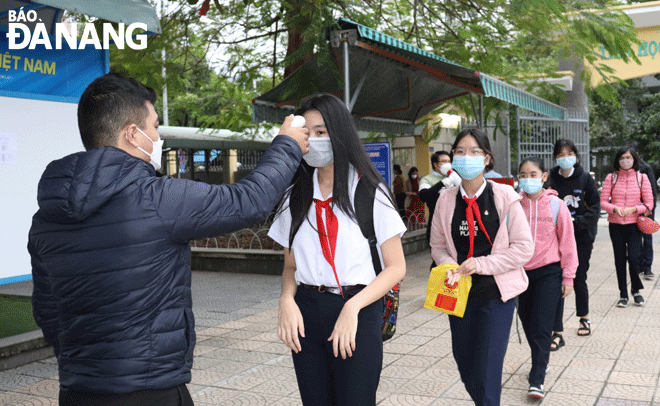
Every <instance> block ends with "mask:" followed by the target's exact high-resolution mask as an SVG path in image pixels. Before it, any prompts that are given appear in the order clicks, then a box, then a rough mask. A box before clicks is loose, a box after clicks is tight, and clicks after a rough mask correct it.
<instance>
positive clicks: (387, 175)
mask: <svg viewBox="0 0 660 406" xmlns="http://www.w3.org/2000/svg"><path fill="white" fill-rule="evenodd" d="M364 149H365V150H366V151H367V155H369V158H370V159H371V162H373V164H374V166H375V167H376V170H378V172H380V174H381V175H382V176H383V179H385V183H386V184H387V186H388V187H389V188H390V189H391V188H392V146H391V144H390V143H389V142H371V143H367V144H364Z"/></svg>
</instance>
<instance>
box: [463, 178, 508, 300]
mask: <svg viewBox="0 0 660 406" xmlns="http://www.w3.org/2000/svg"><path fill="white" fill-rule="evenodd" d="M477 205H478V206H479V212H480V214H481V222H482V223H483V225H484V227H485V228H486V232H487V233H488V236H490V240H491V241H494V240H495V235H497V231H498V230H499V228H500V216H499V215H498V214H497V208H496V206H495V195H494V194H493V187H492V185H491V184H490V183H487V184H486V188H485V189H484V191H483V192H482V193H481V195H480V196H479V197H478V198H477ZM466 210H467V203H466V202H465V200H464V199H463V196H462V195H461V193H460V192H459V193H458V195H457V196H456V210H454V216H453V217H452V221H451V236H452V239H453V240H454V245H455V247H456V253H457V257H456V259H457V262H458V264H459V265H460V264H462V263H463V262H464V261H465V260H466V259H467V255H468V252H469V250H470V233H469V229H468V222H467V217H466V213H465V212H466ZM474 228H475V233H474V250H473V255H472V256H473V257H482V256H486V255H490V253H491V249H492V246H491V244H490V242H489V241H488V238H487V237H486V234H484V233H483V232H481V231H480V230H479V228H480V226H479V222H478V221H477V218H476V216H475V217H474ZM500 297H501V294H500V290H499V288H498V287H497V284H496V283H495V278H493V276H491V275H478V274H476V273H475V274H472V289H470V295H469V296H468V301H469V300H489V299H499V298H500Z"/></svg>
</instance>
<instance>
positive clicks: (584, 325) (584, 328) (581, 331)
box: [577, 318, 591, 337]
mask: <svg viewBox="0 0 660 406" xmlns="http://www.w3.org/2000/svg"><path fill="white" fill-rule="evenodd" d="M577 334H578V335H579V336H582V337H586V336H588V335H591V320H589V319H583V318H580V327H578V331H577Z"/></svg>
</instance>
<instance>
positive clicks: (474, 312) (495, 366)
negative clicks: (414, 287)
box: [449, 299, 516, 406]
mask: <svg viewBox="0 0 660 406" xmlns="http://www.w3.org/2000/svg"><path fill="white" fill-rule="evenodd" d="M515 308H516V301H515V299H509V300H508V301H506V302H502V300H501V299H491V300H482V301H476V300H472V301H471V300H468V302H467V306H466V308H465V314H464V315H463V317H462V318H461V317H456V316H449V327H450V329H451V344H452V350H453V354H454V360H456V365H458V372H459V373H460V374H461V381H463V384H464V385H465V389H466V390H467V392H468V393H469V394H470V397H471V398H472V401H474V404H475V405H476V406H499V405H500V396H501V395H502V369H503V367H504V356H505V355H506V349H507V346H508V344H509V333H510V332H511V322H512V321H513V313H514V310H515Z"/></svg>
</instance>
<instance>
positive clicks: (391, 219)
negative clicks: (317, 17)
mask: <svg viewBox="0 0 660 406" xmlns="http://www.w3.org/2000/svg"><path fill="white" fill-rule="evenodd" d="M296 114H300V115H302V116H303V117H304V118H305V121H306V124H305V127H306V128H307V129H308V130H309V137H310V138H309V144H310V152H309V153H308V154H307V155H304V157H303V158H304V161H303V162H302V164H301V165H300V168H299V169H298V172H297V173H296V176H295V177H294V179H293V181H292V185H291V187H290V188H289V190H288V191H287V193H286V194H285V195H284V197H283V200H282V202H281V203H280V205H279V207H278V211H277V214H276V217H275V221H274V223H273V225H272V226H271V228H270V231H269V233H268V235H269V236H270V237H271V238H273V239H274V240H275V241H276V242H278V243H279V244H280V245H282V246H284V247H285V251H284V271H283V273H282V295H281V297H280V306H279V322H278V323H279V324H278V335H279V337H280V339H281V340H282V341H283V342H284V343H285V344H286V345H287V346H288V347H289V348H291V350H292V352H293V364H294V368H295V370H296V377H297V379H298V387H299V389H300V396H301V398H302V402H303V404H304V405H307V406H319V405H342V406H345V405H375V404H376V389H377V388H378V382H379V380H380V372H381V369H382V361H383V341H382V327H381V326H382V318H383V301H382V300H381V299H382V297H383V296H384V295H385V294H386V293H387V292H388V291H389V290H390V289H391V288H392V286H394V285H396V284H397V283H398V282H400V281H401V280H402V279H403V277H404V276H405V273H406V263H405V258H404V255H403V248H402V246H401V236H402V235H403V233H404V232H405V231H406V227H405V225H404V224H403V221H402V220H401V217H400V216H399V214H398V212H397V210H396V208H395V207H396V205H395V203H394V198H393V197H392V194H391V192H390V191H389V188H388V187H387V186H386V185H385V183H384V181H383V179H382V177H381V176H380V174H379V173H378V172H377V171H376V168H375V167H374V166H373V164H372V163H371V161H370V159H369V157H368V156H367V154H366V152H365V150H364V147H363V146H362V143H361V141H360V138H359V136H358V134H357V130H356V128H355V124H354V122H353V117H352V116H351V114H350V112H349V111H348V109H347V108H346V105H345V104H344V103H343V102H342V101H341V100H339V99H338V98H337V97H335V96H332V95H329V94H318V95H314V96H309V97H306V98H305V99H303V100H302V106H301V108H300V110H299V111H298V112H297V113H296ZM358 180H360V182H367V184H368V185H369V188H368V189H369V190H371V191H373V190H375V196H373V195H372V196H373V198H374V208H373V218H374V219H375V220H376V221H374V228H375V232H376V239H377V245H378V250H379V254H380V257H381V258H382V262H381V265H382V271H381V272H380V273H379V274H378V276H376V274H375V271H374V267H373V265H372V258H371V252H370V249H369V243H368V241H367V239H366V238H365V237H364V236H363V235H362V232H361V230H360V226H359V225H358V219H357V217H356V211H355V209H354V196H355V190H356V187H357V184H358ZM372 193H373V192H372Z"/></svg>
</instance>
